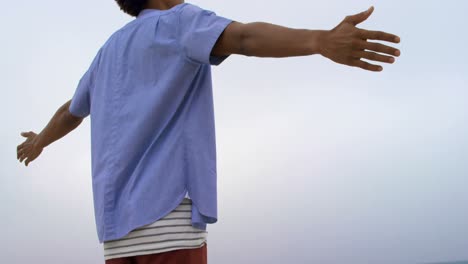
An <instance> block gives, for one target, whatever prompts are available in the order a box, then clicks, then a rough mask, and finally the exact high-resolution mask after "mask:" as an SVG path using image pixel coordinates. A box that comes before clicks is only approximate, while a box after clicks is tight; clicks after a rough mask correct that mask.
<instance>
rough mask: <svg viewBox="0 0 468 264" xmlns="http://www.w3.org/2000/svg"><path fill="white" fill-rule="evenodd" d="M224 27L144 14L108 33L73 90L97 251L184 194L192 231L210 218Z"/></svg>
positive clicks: (181, 14) (194, 18)
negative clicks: (87, 129)
mask: <svg viewBox="0 0 468 264" xmlns="http://www.w3.org/2000/svg"><path fill="white" fill-rule="evenodd" d="M231 22H232V20H230V19H227V18H224V17H221V16H218V15H216V14H215V13H214V12H212V11H208V10H205V9H202V8H200V7H198V6H196V5H193V4H189V3H182V4H179V5H176V6H174V7H172V8H171V9H168V10H157V9H145V10H142V11H141V12H140V14H139V15H138V16H137V17H136V18H135V19H134V20H132V21H130V22H129V23H128V24H126V25H125V26H123V27H122V28H121V29H119V30H118V31H116V32H115V33H113V34H112V35H111V36H110V38H109V39H108V40H107V41H106V42H105V43H104V45H103V46H102V47H101V48H100V49H99V51H98V52H97V54H96V56H95V58H94V59H93V61H92V63H91V65H90V67H89V69H88V70H87V71H86V73H85V74H84V75H83V77H82V78H81V79H80V81H79V83H78V87H77V88H76V91H75V93H74V95H73V98H72V101H71V105H70V108H69V111H70V113H71V114H73V115H75V116H79V117H87V116H88V115H90V117H91V118H90V119H91V164H92V166H91V167H92V170H91V171H92V188H93V199H94V200H93V202H94V213H95V221H96V229H97V233H98V238H99V242H100V243H103V242H104V241H109V240H113V239H119V238H122V237H123V236H125V235H126V234H128V233H129V232H130V231H131V230H133V229H135V228H138V227H140V226H143V225H146V224H149V223H152V222H154V221H156V220H158V219H160V218H162V217H163V216H165V215H166V214H168V213H169V212H171V211H172V210H173V209H175V208H176V207H177V206H178V205H179V204H180V202H182V200H183V198H184V196H185V194H186V193H187V192H188V194H189V195H190V198H191V199H192V220H191V221H192V225H193V226H194V227H197V228H199V229H202V230H206V224H209V223H215V222H216V221H217V219H218V217H217V188H216V187H217V177H216V145H215V124H214V112H213V94H212V80H211V65H219V64H220V63H221V62H222V61H223V60H225V59H226V58H227V57H228V56H222V57H215V56H211V55H210V53H211V50H212V48H213V46H214V44H215V43H216V40H217V39H218V37H219V36H220V35H221V33H222V32H223V31H224V29H225V28H226V26H227V25H228V24H229V23H231Z"/></svg>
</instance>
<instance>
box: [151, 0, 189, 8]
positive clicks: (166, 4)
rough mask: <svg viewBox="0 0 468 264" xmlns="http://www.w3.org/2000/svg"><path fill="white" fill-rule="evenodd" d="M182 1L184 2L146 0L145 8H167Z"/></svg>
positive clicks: (179, 0)
mask: <svg viewBox="0 0 468 264" xmlns="http://www.w3.org/2000/svg"><path fill="white" fill-rule="evenodd" d="M182 3H184V0H148V3H147V4H146V8H147V9H159V10H167V9H170V8H172V7H174V6H176V5H178V4H182Z"/></svg>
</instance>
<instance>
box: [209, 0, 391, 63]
mask: <svg viewBox="0 0 468 264" xmlns="http://www.w3.org/2000/svg"><path fill="white" fill-rule="evenodd" d="M373 10H374V8H373V7H371V8H369V9H368V10H367V11H365V12H362V13H359V14H356V15H353V16H347V17H346V18H345V19H344V20H343V21H342V22H341V23H340V24H339V25H338V26H336V27H335V28H333V29H331V30H309V29H294V28H288V27H284V26H280V25H275V24H271V23H266V22H252V23H247V24H244V23H241V22H237V21H233V22H232V23H231V24H229V25H228V26H227V27H226V29H225V30H224V32H223V33H222V34H221V36H220V37H219V39H218V41H217V42H216V44H215V46H214V47H213V49H212V52H211V54H212V55H215V56H227V55H230V54H242V55H246V56H256V57H276V58H281V57H292V56H306V55H312V54H321V55H322V56H324V57H326V58H329V59H331V60H332V61H334V62H337V63H341V64H345V65H349V66H355V67H360V68H363V69H365V70H370V71H381V70H382V68H381V66H380V65H374V64H370V63H367V62H365V61H362V60H361V58H365V59H369V60H374V61H380V62H386V63H393V62H394V61H395V58H394V57H392V56H399V55H400V51H399V50H397V49H395V48H392V47H389V46H386V45H383V44H380V43H375V42H368V41H367V40H368V39H375V40H384V41H390V42H393V43H399V42H400V38H399V37H397V36H395V35H393V34H389V33H385V32H381V31H370V30H365V29H360V28H357V27H356V25H357V24H359V23H361V22H363V21H364V20H366V19H367V18H368V17H369V16H370V15H371V14H372V11H373ZM376 52H379V53H386V54H389V55H392V56H387V55H382V54H379V53H376Z"/></svg>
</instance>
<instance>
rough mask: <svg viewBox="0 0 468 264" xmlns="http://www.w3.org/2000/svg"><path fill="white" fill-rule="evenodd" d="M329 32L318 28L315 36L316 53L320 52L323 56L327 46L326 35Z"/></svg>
mask: <svg viewBox="0 0 468 264" xmlns="http://www.w3.org/2000/svg"><path fill="white" fill-rule="evenodd" d="M329 34H330V31H329V30H319V31H318V32H317V37H316V40H315V42H316V54H320V55H322V56H324V57H325V55H324V51H325V49H326V46H327V44H326V43H327V37H328V35H329Z"/></svg>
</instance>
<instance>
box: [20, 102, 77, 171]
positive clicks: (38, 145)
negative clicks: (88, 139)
mask: <svg viewBox="0 0 468 264" xmlns="http://www.w3.org/2000/svg"><path fill="white" fill-rule="evenodd" d="M70 103H71V100H69V101H68V102H66V103H65V104H64V105H62V106H61V107H60V108H59V109H58V110H57V111H56V112H55V114H54V116H53V117H52V119H51V120H50V121H49V123H48V124H47V126H46V127H45V128H44V129H43V130H42V131H41V133H39V134H36V133H34V132H32V131H29V132H22V133H21V135H22V136H24V137H26V138H27V139H26V140H25V141H24V142H23V143H22V144H20V145H18V147H17V149H16V150H17V159H18V160H19V161H20V162H22V161H23V160H25V165H26V166H27V165H28V163H29V162H31V161H33V160H35V159H36V158H37V157H38V156H39V155H40V154H41V153H42V150H43V149H44V148H45V147H46V146H48V145H50V144H51V143H52V142H54V141H56V140H58V139H60V138H62V137H63V136H65V135H66V134H68V133H69V132H70V131H72V130H74V129H75V128H77V127H78V126H79V125H80V124H81V122H82V121H83V118H82V117H77V116H73V115H72V114H71V113H70V112H69V111H68V109H69V107H70Z"/></svg>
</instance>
